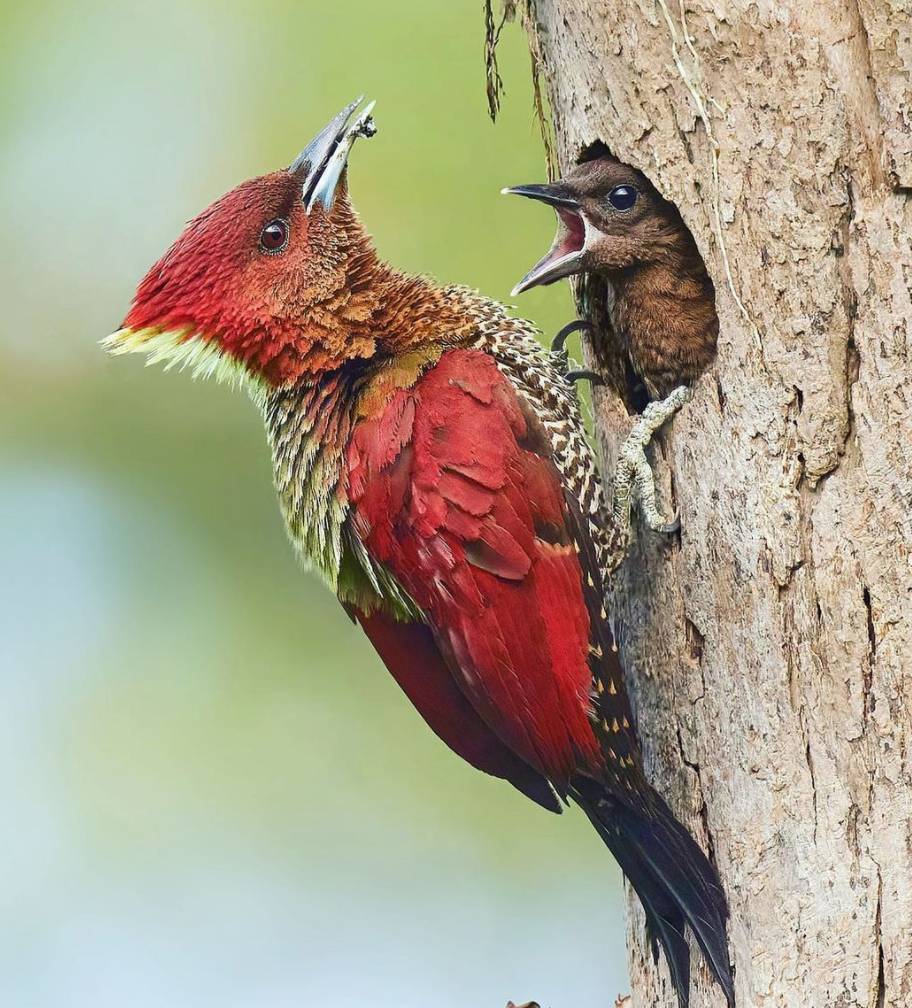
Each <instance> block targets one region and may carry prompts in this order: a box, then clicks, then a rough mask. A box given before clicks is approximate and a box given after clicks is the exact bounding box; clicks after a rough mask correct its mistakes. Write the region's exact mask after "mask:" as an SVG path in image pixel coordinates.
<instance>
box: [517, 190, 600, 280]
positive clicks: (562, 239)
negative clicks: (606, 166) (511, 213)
mask: <svg viewBox="0 0 912 1008" xmlns="http://www.w3.org/2000/svg"><path fill="white" fill-rule="evenodd" d="M501 192H502V193H504V194H507V195H512V196H526V197H527V198H528V199H534V200H538V201H539V202H540V203H547V204H548V205H549V206H552V207H554V209H555V211H556V213H557V234H556V235H555V238H554V241H553V243H552V244H551V248H550V249H548V254H547V255H546V256H544V258H542V259H540V260H539V261H538V262H537V263H536V264H535V265H534V266H533V267H532V269H530V270H529V272H528V273H527V274H526V275H525V276H524V277H523V278H522V280H520V281H519V283H518V284H517V285H516V286H515V287H514V288H513V290H512V291H511V292H510V293H511V296H514V297H515V296H516V295H517V294H522V292H523V291H527V290H528V289H529V288H530V287H540V286H543V285H545V284H551V283H554V282H555V280H562V279H563V278H564V277H568V276H571V275H572V274H574V273H580V272H582V270H583V256H584V254H585V245H586V220H585V218H584V217H583V213H582V209H581V207H580V204H579V201H578V200H577V199H576V197H575V196H573V194H572V193H571V192H570V190H569V188H568V187H567V186H566V185H565V184H564V183H562V182H554V183H552V184H550V185H520V186H510V187H509V188H508V189H501Z"/></svg>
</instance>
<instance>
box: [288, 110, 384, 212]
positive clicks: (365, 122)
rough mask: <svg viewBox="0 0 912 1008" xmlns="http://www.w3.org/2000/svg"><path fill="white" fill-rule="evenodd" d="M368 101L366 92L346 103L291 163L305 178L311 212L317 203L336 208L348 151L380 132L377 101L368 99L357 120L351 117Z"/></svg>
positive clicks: (303, 196)
mask: <svg viewBox="0 0 912 1008" xmlns="http://www.w3.org/2000/svg"><path fill="white" fill-rule="evenodd" d="M362 101H364V96H363V95H362V96H361V97H360V98H357V99H356V100H355V101H353V102H352V103H351V105H346V107H345V108H344V109H342V111H341V112H340V113H339V114H338V115H337V116H336V117H335V118H334V119H332V120H331V121H330V122H329V123H328V125H326V126H324V127H323V129H322V130H320V132H319V133H318V134H317V135H316V136H315V137H314V138H313V140H311V141H310V143H309V144H308V145H307V146H306V147H305V148H304V150H302V151H301V153H300V154H299V155H298V156H297V157H296V158H295V160H294V161H293V162H292V163H291V164H290V165H289V166H288V170H289V171H290V172H291V173H292V174H293V175H300V176H301V177H302V180H303V188H302V191H301V199H302V201H303V202H304V206H305V209H306V210H307V213H310V211H311V210H312V209H313V207H314V206H315V205H319V206H321V207H322V208H323V210H324V212H327V213H328V212H329V210H330V209H331V208H332V204H333V199H334V198H335V195H336V189H337V188H338V186H339V179H341V178H342V174H343V173H344V171H345V166H346V165H347V163H348V153H349V151H350V150H351V149H352V145H353V144H354V142H355V141H356V140H357V139H358V137H360V136H363V137H372V136H373V135H374V134H375V133H376V132H377V127H376V126H375V125H374V120H373V119H372V118H371V110H372V109H373V107H374V103H373V102H368V103H367V105H365V106H364V108H363V109H362V111H361V112H360V114H359V115H358V116H356V118H355V119H354V121H353V122H352V123H351V125H349V121H350V120H351V118H352V116H353V115H354V112H355V109H356V108H357V107H358V106H359V105H360V104H361V102H362Z"/></svg>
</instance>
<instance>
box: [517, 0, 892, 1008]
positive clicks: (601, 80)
mask: <svg viewBox="0 0 912 1008" xmlns="http://www.w3.org/2000/svg"><path fill="white" fill-rule="evenodd" d="M523 16H524V21H525V23H526V28H527V30H528V32H529V36H530V41H531V46H532V51H533V57H534V59H535V60H537V62H538V65H539V67H540V70H541V72H542V73H543V76H544V79H545V81H546V84H547V92H548V96H549V98H550V103H551V109H552V113H553V117H554V124H555V132H556V136H557V149H558V155H559V160H560V167H561V168H562V169H565V168H567V167H568V166H569V165H571V164H572V163H574V162H575V161H576V160H577V158H578V157H579V156H580V154H581V152H582V151H584V150H585V149H586V148H587V147H589V146H590V145H591V144H592V143H594V142H595V141H602V142H604V143H605V144H606V145H607V147H608V148H609V149H610V151H611V152H612V153H613V154H614V155H615V156H617V157H619V158H620V159H621V160H623V161H626V162H628V163H630V164H632V165H635V166H636V167H638V168H640V169H641V170H643V171H644V172H645V173H646V174H647V175H648V176H649V177H650V179H651V180H652V181H653V183H654V184H655V185H656V186H657V188H658V189H659V190H660V191H661V192H662V193H663V194H664V195H665V196H666V197H667V198H669V199H671V200H673V201H674V202H675V203H676V204H677V206H678V207H679V208H680V210H681V213H682V215H683V217H684V219H685V221H686V222H687V224H688V226H689V227H690V228H691V230H692V231H693V233H694V236H695V238H696V240H697V244H698V246H699V248H700V250H701V253H702V254H703V256H704V258H705V260H706V263H707V267H708V269H709V272H710V275H711V276H712V278H713V281H714V283H715V287H716V297H717V307H718V313H719V318H720V323H721V334H720V339H719V352H718V359H717V361H716V363H715V365H714V367H713V368H712V369H711V371H710V373H708V374H707V375H705V376H704V377H703V378H702V379H701V380H700V381H699V383H698V385H697V387H696V391H695V396H694V399H693V401H692V402H691V403H690V404H689V405H688V406H686V407H685V408H684V410H683V411H682V412H681V413H680V414H679V416H678V417H677V418H676V419H675V420H674V422H673V423H672V424H671V425H669V427H668V429H667V430H666V431H665V432H664V434H663V435H662V437H661V439H660V443H659V445H658V446H657V447H656V450H655V458H656V461H657V463H658V469H659V472H660V474H661V476H662V483H661V484H660V487H661V489H662V492H663V494H664V497H663V499H664V501H665V503H666V508H668V509H669V510H670V509H671V507H672V506H676V507H677V508H678V509H679V511H680V514H681V520H682V532H681V540H680V544H677V543H672V544H668V543H663V541H662V540H661V538H660V537H658V536H655V535H653V534H651V533H649V532H648V531H643V530H641V531H640V532H639V537H638V541H637V542H636V543H635V544H634V547H633V550H632V553H631V555H630V557H629V559H628V561H627V562H626V563H625V565H624V566H623V568H622V569H621V570H620V571H619V572H618V575H617V576H616V578H615V593H614V603H615V608H614V612H615V617H616V621H617V624H618V630H619V634H620V638H621V647H622V651H623V657H624V659H625V665H626V668H627V669H628V670H629V677H630V680H631V685H632V690H633V694H634V702H635V704H636V706H637V711H638V721H639V727H640V734H641V738H642V741H643V746H644V752H645V758H646V765H647V771H648V773H649V775H650V777H651V779H652V780H653V781H654V783H655V784H656V786H657V787H658V788H659V790H660V791H661V792H663V793H664V794H665V796H666V797H667V798H668V799H669V801H670V802H671V804H672V806H673V807H674V809H675V811H676V812H677V813H678V815H679V816H680V817H681V819H682V820H683V821H684V822H687V823H689V824H690V826H691V827H692V829H693V831H694V833H695V835H696V836H697V837H698V838H700V839H701V841H702V842H703V843H704V844H705V845H707V846H708V848H709V850H710V851H711V853H712V855H713V857H714V858H715V861H716V863H717V865H718V867H719V870H720V873H721V876H722V879H723V882H724V884H725V887H726V891H727V893H728V897H729V901H730V905H731V922H730V931H729V934H730V942H731V951H732V957H733V962H734V963H735V968H736V971H737V973H736V990H737V1004H738V1005H739V1006H744V1008H748V1006H750V1008H773V1006H776V1008H779V1006H788V1008H830V1006H833V1008H855V1006H858V1008H909V1006H910V1005H912V723H910V722H912V372H910V359H909V357H910V320H912V296H910V285H912V251H910V235H912V200H910V195H912V34H910V31H912V28H910V25H912V9H910V6H909V0H814V2H807V0H802V2H799V0H780V2H778V3H771V2H769V0H760V2H756V0H753V2H749V0H686V2H685V0H656V2H652V0H627V2H625V0H529V2H528V6H527V7H525V9H524V10H523ZM598 339H601V340H610V334H604V333H603V334H602V335H601V337H596V340H598ZM604 345H605V344H604V343H603V344H602V347H603V349H604ZM596 413H597V418H596V419H597V427H598V430H599V433H600V436H601V440H602V445H603V449H604V455H605V462H606V472H607V473H608V474H609V481H610V473H611V472H612V470H613V461H614V457H615V452H616V448H617V445H618V442H619V441H620V440H621V439H622V438H623V436H624V434H625V433H626V431H627V429H628V427H629V424H630V420H629V417H628V416H627V413H626V411H625V410H624V408H623V406H622V404H621V402H620V400H619V399H617V398H616V397H614V396H612V395H602V396H600V397H598V404H597V410H596ZM629 908H630V914H629V918H630V925H629V937H630V941H629V949H630V968H631V981H632V988H633V991H632V993H633V1005H634V1008H647V1006H650V1008H651V1006H654V1005H657V1006H669V1008H672V1006H673V1005H674V1003H675V1002H674V999H673V995H672V993H671V990H670V986H669V983H668V975H667V972H666V969H665V966H664V963H661V964H660V965H658V966H656V965H655V964H654V963H653V960H652V956H651V955H650V953H649V951H648V949H647V946H646V943H645V939H644V934H643V926H642V925H643V918H642V913H641V912H640V909H639V906H638V904H637V902H636V899H635V897H632V896H631V898H630V901H629ZM693 961H694V972H695V977H694V983H693V984H692V991H691V1003H692V1005H694V1006H695V1008H700V1006H704V1005H712V1006H719V1005H722V1004H723V999H722V997H721V995H720V993H719V992H718V989H714V988H713V987H712V985H711V983H710V982H709V979H708V977H707V974H706V972H705V970H704V969H703V968H702V967H699V966H697V964H696V957H694V960H693Z"/></svg>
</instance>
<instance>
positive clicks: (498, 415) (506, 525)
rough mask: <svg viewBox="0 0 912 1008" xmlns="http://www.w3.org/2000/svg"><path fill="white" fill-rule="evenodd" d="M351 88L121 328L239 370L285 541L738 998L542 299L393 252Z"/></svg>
mask: <svg viewBox="0 0 912 1008" xmlns="http://www.w3.org/2000/svg"><path fill="white" fill-rule="evenodd" d="M358 105H359V102H355V103H353V104H352V105H350V106H348V107H347V108H346V109H344V110H343V111H342V112H341V113H340V114H339V115H338V116H336V117H335V118H334V119H333V120H332V121H331V122H330V123H329V125H328V126H326V127H325V128H324V129H323V130H322V131H321V132H320V133H319V134H318V135H317V137H316V138H315V139H314V140H313V141H312V142H311V143H310V144H309V145H308V146H307V147H306V148H305V149H304V151H303V152H302V153H301V155H300V156H299V157H298V158H296V159H295V160H294V161H293V162H292V164H291V165H290V166H289V167H288V168H286V169H281V170H280V171H276V172H273V173H272V174H270V175H265V176H262V177H260V178H255V179H252V180H250V181H247V182H244V183H242V184H241V185H240V186H238V187H237V188H235V189H233V190H232V191H231V192H229V193H228V194H227V195H225V196H223V197H222V198H221V199H219V200H217V201H216V202H215V203H213V204H212V205H211V206H210V207H209V208H208V209H206V210H204V211H203V213H202V214H200V215H199V216H198V217H197V218H196V219H195V220H193V221H192V222H191V223H190V224H189V225H188V227H187V228H186V230H185V231H184V233H183V234H182V235H181V236H180V238H178V240H177V241H176V242H175V244H174V245H173V246H172V247H171V249H170V250H169V251H168V252H166V253H165V255H164V256H163V257H162V258H161V259H160V260H159V261H158V263H156V264H155V265H154V266H153V267H152V269H151V270H150V271H149V272H148V274H147V275H146V277H145V279H144V280H143V281H142V282H141V283H140V285H139V288H138V289H137V292H136V295H135V298H134V301H133V304H132V307H131V308H130V311H129V313H128V315H127V317H126V319H125V321H124V323H123V326H122V328H121V329H120V330H118V331H117V332H116V333H114V334H113V335H112V336H110V337H108V339H107V340H106V341H105V343H106V345H107V347H108V349H110V350H111V351H112V352H113V353H126V352H131V351H138V352H142V353H146V354H148V356H149V360H150V362H151V361H162V362H164V363H166V364H167V365H168V366H175V365H177V366H182V367H189V368H190V369H191V370H192V371H193V372H194V374H197V375H212V376H214V377H217V378H221V379H228V380H232V381H237V382H239V383H241V384H243V385H244V386H246V387H247V389H248V390H249V391H250V393H251V395H252V397H253V398H254V400H255V401H256V403H257V404H258V405H259V406H260V408H261V409H262V412H263V416H264V418H265V422H266V430H267V435H268V439H269V443H270V445H271V448H272V455H273V461H274V470H275V483H276V488H277V491H278V496H279V500H280V504H281V509H282V513H283V515H284V517H285V521H286V523H287V526H288V531H289V534H290V537H291V539H292V542H293V543H294V545H295V546H296V548H297V549H298V551H299V552H300V554H301V556H302V557H303V559H304V560H305V561H306V563H307V564H308V565H309V566H311V567H313V568H314V569H316V571H318V572H319V573H320V574H321V575H322V577H323V578H324V579H325V581H326V582H327V583H328V584H329V586H330V587H331V588H332V589H333V590H334V591H335V592H336V594H337V595H338V597H339V599H340V601H341V603H342V605H343V606H344V607H345V608H346V610H347V611H348V613H349V614H350V615H351V617H352V618H353V619H354V620H355V621H356V622H357V623H359V624H360V625H361V627H362V628H363V630H364V632H365V633H366V634H367V636H368V638H369V639H370V641H371V642H372V644H373V645H374V647H375V648H376V650H377V651H378V653H379V655H380V657H381V658H382V660H383V661H384V663H385V664H386V665H387V667H388V668H389V670H390V672H391V673H392V674H393V676H394V677H395V679H396V681H397V682H398V683H399V685H400V686H401V687H402V689H403V690H404V691H405V693H406V694H407V696H408V697H409V699H410V700H411V701H412V703H413V704H414V705H415V707H416V708H417V709H418V711H419V712H420V714H421V715H422V716H423V717H424V719H425V720H426V722H427V723H428V725H429V726H430V727H431V728H432V729H433V731H434V732H436V733H437V735H438V736H440V738H441V739H442V740H443V741H444V742H445V743H446V744H447V745H448V746H450V748H451V749H453V750H454V751H455V752H456V753H458V754H459V755H460V756H462V757H463V758H464V759H465V760H467V761H468V762H469V763H471V764H472V765H473V766H475V767H477V768H478V769H480V770H484V771H486V772H487V773H489V774H493V775H494V776H496V777H501V778H504V779H505V780H507V781H509V782H510V783H511V784H513V785H514V786H515V787H516V788H518V789H519V790H520V791H522V792H523V793H524V794H526V795H528V797H530V798H531V799H532V800H533V801H535V802H538V804H540V805H542V806H543V807H544V808H546V809H549V810H551V811H553V812H560V811H561V800H567V799H572V800H573V801H575V802H576V803H577V804H579V805H580V806H581V807H582V808H583V810H584V811H585V812H586V814H587V815H588V816H589V818H590V819H591V820H592V823H593V824H594V826H595V828H596V829H597V830H598V832H599V833H600V835H601V836H602V837H603V839H604V840H605V843H606V844H607V845H608V847H609V848H610V849H611V850H612V852H613V853H614V855H615V857H616V858H617V860H618V861H619V862H620V865H621V867H622V868H623V870H624V872H625V874H626V875H627V877H628V879H629V880H630V882H631V884H632V885H633V887H634V888H635V889H636V891H637V892H638V893H639V896H640V899H641V900H642V902H643V906H644V908H645V910H646V916H647V919H648V921H649V925H650V933H651V935H652V939H653V942H654V943H655V942H659V943H660V944H661V945H662V947H663V949H664V950H665V953H666V957H667V960H668V964H669V968H670V971H671V977H672V981H673V983H674V986H675V989H676V990H677V993H678V998H679V1000H680V1004H681V1005H682V1006H686V1004H687V998H688V983H689V964H690V957H689V952H688V946H687V942H686V940H685V938H684V926H685V924H688V925H689V926H690V928H691V930H692V931H693V933H694V934H695V936H696V939H697V942H698V943H699V945H700V948H701V949H702V951H703V954H704V956H705V958H706V961H707V963H708V965H709V968H710V970H711V971H712V973H713V974H714V975H715V977H716V978H717V979H718V981H719V983H720V984H721V985H722V988H723V990H724V991H725V995H726V997H727V998H728V999H729V1000H731V998H732V978H731V972H730V968H729V961H728V952H727V946H726V931H725V921H726V917H727V909H726V904H725V897H724V894H723V892H722V889H721V887H720V885H719V881H718V878H717V876H716V872H715V870H714V869H713V867H712V866H711V864H710V863H709V861H708V860H707V858H706V856H705V855H704V854H703V852H702V850H701V849H700V848H699V847H698V846H697V844H696V843H695V842H694V840H693V839H692V838H691V837H690V835H689V834H688V833H687V831H686V830H685V829H684V827H683V826H682V825H681V824H680V823H678V822H677V820H676V819H675V818H674V816H673V815H672V813H671V811H670V810H669V808H668V806H667V805H666V804H665V802H664V801H663V800H662V798H661V797H660V796H659V795H658V794H657V793H656V792H655V791H654V790H653V789H652V788H651V787H650V786H649V784H648V783H647V782H646V780H645V778H644V776H643V771H642V767H641V761H640V753H639V749H638V745H637V740H636V736H635V733H634V727H633V723H632V722H633V718H632V714H631V710H630V704H629V701H628V697H627V692H626V689H625V686H624V680H623V675H622V672H621V668H620V666H619V663H618V659H617V654H616V649H615V646H614V641H613V640H612V636H611V630H610V627H609V624H608V620H607V614H606V612H605V610H604V608H603V605H604V603H603V597H604V585H603V579H602V573H601V571H602V564H603V562H604V561H606V560H607V559H609V558H610V554H611V551H612V549H613V548H615V547H616V545H617V543H616V542H614V541H613V540H612V539H611V537H610V536H609V535H608V534H607V533H606V532H605V530H604V528H603V522H602V515H601V495H600V488H599V481H598V477H597V475H596V471H595V467H594V465H593V461H592V457H591V455H590V452H589V448H588V446H587V443H586V440H585V435H584V429H583V425H582V423H581V420H580V416H579V411H578V407H577V403H576V399H575V396H574V395H573V392H572V389H571V387H570V386H568V384H567V383H566V382H565V381H564V380H563V377H562V376H561V375H560V374H559V373H558V372H557V371H555V370H554V369H553V367H552V365H551V363H550V361H549V358H548V356H547V355H546V354H545V353H544V352H543V351H542V350H541V348H540V346H539V344H538V342H537V341H536V339H535V336H534V332H533V329H532V327H531V326H530V325H529V324H528V323H525V322H522V321H518V320H515V319H512V318H509V317H508V316H507V314H506V312H505V311H504V309H503V307H502V306H501V305H499V304H497V303H496V302H493V301H490V300H488V299H486V298H484V297H481V296H480V295H478V294H476V293H474V292H472V291H470V290H467V289H466V288H464V287H443V288H441V287H437V286H434V285H433V284H432V283H430V282H429V281H428V280H426V279H424V278H418V277H410V276H405V275H404V274H402V273H399V272H398V271H396V270H394V269H392V268H391V267H390V266H388V265H386V264H385V263H382V262H381V261H380V260H379V259H378V257H377V255H376V253H375V251H374V249H373V248H372V246H371V243H370V240H369V238H368V236H367V234H366V233H365V231H364V229H363V228H362V226H361V224H360V222H359V220H358V218H357V217H356V215H355V213H354V211H353V210H352V207H351V204H350V203H349V199H348V195H347V186H346V181H345V168H346V162H347V158H348V153H349V150H350V148H351V146H352V144H353V142H354V140H355V138H356V137H358V136H359V135H369V134H371V133H372V132H373V124H372V120H371V118H370V109H371V106H368V107H367V108H366V109H364V110H363V111H362V112H361V113H360V114H358V115H356V114H355V110H356V108H357V107H358Z"/></svg>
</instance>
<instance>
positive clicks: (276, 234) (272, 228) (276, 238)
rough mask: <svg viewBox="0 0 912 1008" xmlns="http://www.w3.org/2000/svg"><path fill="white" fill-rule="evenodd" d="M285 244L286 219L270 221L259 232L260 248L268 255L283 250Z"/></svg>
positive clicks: (286, 239) (286, 241)
mask: <svg viewBox="0 0 912 1008" xmlns="http://www.w3.org/2000/svg"><path fill="white" fill-rule="evenodd" d="M287 244H288V223H287V222H286V221H283V220H274V221H270V222H269V223H268V224H267V225H266V227H264V228H263V230H262V231H261V232H260V248H261V249H262V250H263V251H264V252H268V253H269V254H270V255H275V254H276V253H277V252H281V251H283V250H284V248H285V246H286V245H287Z"/></svg>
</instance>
